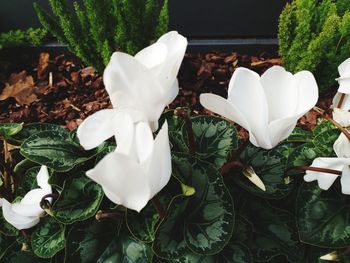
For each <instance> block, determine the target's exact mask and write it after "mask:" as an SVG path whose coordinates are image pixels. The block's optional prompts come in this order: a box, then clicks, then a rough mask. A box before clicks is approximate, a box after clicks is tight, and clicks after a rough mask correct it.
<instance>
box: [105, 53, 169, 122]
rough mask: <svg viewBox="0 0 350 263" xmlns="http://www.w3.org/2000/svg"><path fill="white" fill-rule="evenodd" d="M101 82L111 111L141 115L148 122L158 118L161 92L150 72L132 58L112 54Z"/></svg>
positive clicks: (162, 102) (158, 83) (160, 107)
mask: <svg viewBox="0 0 350 263" xmlns="http://www.w3.org/2000/svg"><path fill="white" fill-rule="evenodd" d="M103 81H104V83H105V86H106V90H107V92H108V94H109V96H110V98H111V101H112V104H113V107H114V108H132V109H135V110H139V111H141V112H144V113H145V115H146V116H147V118H148V120H149V121H156V120H158V119H159V117H160V115H161V113H162V111H163V109H164V107H165V105H166V104H165V103H166V102H164V96H165V93H164V90H163V89H162V87H161V85H160V82H159V80H158V79H157V78H156V77H155V76H154V75H153V74H152V72H151V71H150V70H149V69H148V68H147V67H146V66H144V65H143V64H142V63H140V62H139V61H138V60H136V59H135V58H134V57H132V56H130V55H128V54H125V53H121V52H115V53H114V54H113V55H112V58H111V60H110V62H109V64H108V65H107V67H106V69H105V71H104V74H103Z"/></svg>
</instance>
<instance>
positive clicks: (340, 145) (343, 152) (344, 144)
mask: <svg viewBox="0 0 350 263" xmlns="http://www.w3.org/2000/svg"><path fill="white" fill-rule="evenodd" d="M333 149H334V152H335V153H336V155H337V156H338V157H339V158H350V141H349V139H348V138H347V137H346V136H345V134H344V133H341V134H340V135H339V137H338V139H337V140H336V141H335V143H334V145H333Z"/></svg>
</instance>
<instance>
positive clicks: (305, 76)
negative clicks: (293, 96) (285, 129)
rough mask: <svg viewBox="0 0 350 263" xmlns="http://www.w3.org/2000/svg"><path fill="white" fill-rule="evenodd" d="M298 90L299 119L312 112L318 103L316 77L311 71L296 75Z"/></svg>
mask: <svg viewBox="0 0 350 263" xmlns="http://www.w3.org/2000/svg"><path fill="white" fill-rule="evenodd" d="M294 78H295V80H296V85H297V89H298V94H299V97H298V102H299V104H298V107H297V111H296V114H295V115H296V116H297V119H299V118H300V117H301V116H303V115H304V114H305V113H307V112H308V111H309V110H311V109H312V108H313V107H314V106H315V105H316V103H317V101H318V96H319V94H318V86H317V82H316V79H315V77H314V75H313V74H312V73H311V72H310V71H300V72H298V73H297V74H295V75H294Z"/></svg>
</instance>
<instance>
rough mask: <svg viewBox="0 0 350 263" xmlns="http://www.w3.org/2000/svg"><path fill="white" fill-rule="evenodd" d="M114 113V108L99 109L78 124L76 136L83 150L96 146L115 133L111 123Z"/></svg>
mask: <svg viewBox="0 0 350 263" xmlns="http://www.w3.org/2000/svg"><path fill="white" fill-rule="evenodd" d="M115 115H116V111H115V110H109V109H107V110H100V111H98V112H96V113H94V114H92V115H91V116H89V117H87V119H85V120H84V121H83V123H82V124H80V125H79V128H78V131H77V136H78V138H79V141H80V144H81V145H82V146H83V147H84V149H85V150H91V149H93V148H96V147H97V146H99V145H100V144H101V143H103V142H104V141H105V140H107V139H109V138H110V137H112V136H113V135H114V134H115V133H116V130H115V125H114V123H113V118H114V116H115Z"/></svg>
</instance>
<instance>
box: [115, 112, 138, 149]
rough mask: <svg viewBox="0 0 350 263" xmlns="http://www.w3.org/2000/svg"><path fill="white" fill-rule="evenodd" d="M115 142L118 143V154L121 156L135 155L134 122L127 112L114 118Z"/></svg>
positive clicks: (120, 113) (119, 113)
mask: <svg viewBox="0 0 350 263" xmlns="http://www.w3.org/2000/svg"><path fill="white" fill-rule="evenodd" d="M112 121H113V123H114V126H115V127H114V130H115V140H116V142H117V148H116V152H118V153H121V154H125V155H128V154H134V149H133V143H134V142H133V140H134V132H135V127H134V121H133V119H132V118H131V116H130V115H129V114H127V113H126V112H124V111H122V112H118V113H117V114H116V115H115V116H114V118H113V120H112Z"/></svg>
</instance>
